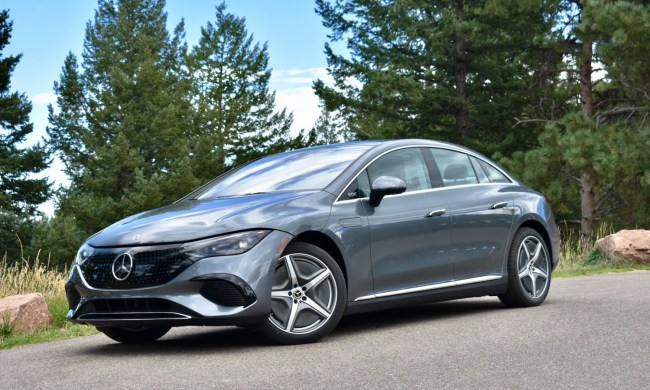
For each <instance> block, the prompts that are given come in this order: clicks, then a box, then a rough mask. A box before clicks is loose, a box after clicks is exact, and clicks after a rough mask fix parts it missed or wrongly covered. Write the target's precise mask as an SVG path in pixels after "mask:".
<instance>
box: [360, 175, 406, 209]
mask: <svg viewBox="0 0 650 390" xmlns="http://www.w3.org/2000/svg"><path fill="white" fill-rule="evenodd" d="M404 191H406V183H404V181H403V180H401V179H398V178H396V177H393V176H379V177H378V178H376V179H375V181H373V182H372V186H370V199H369V200H368V204H370V205H371V206H372V207H377V206H379V203H381V200H382V199H384V196H386V195H396V194H401V193H402V192H404Z"/></svg>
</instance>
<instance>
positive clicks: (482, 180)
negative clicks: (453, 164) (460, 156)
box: [469, 156, 490, 183]
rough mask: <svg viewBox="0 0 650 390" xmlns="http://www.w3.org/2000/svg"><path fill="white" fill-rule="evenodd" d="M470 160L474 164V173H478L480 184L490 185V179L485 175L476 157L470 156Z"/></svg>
mask: <svg viewBox="0 0 650 390" xmlns="http://www.w3.org/2000/svg"><path fill="white" fill-rule="evenodd" d="M469 160H470V161H471V162H472V167H473V168H474V172H476V176H477V177H478V181H479V183H489V182H490V179H489V178H488V177H487V175H486V174H485V171H484V170H483V167H481V164H479V163H478V160H477V159H476V157H472V156H470V157H469Z"/></svg>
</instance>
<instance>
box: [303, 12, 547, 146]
mask: <svg viewBox="0 0 650 390" xmlns="http://www.w3.org/2000/svg"><path fill="white" fill-rule="evenodd" d="M316 4H317V13H318V14H319V15H321V16H322V17H323V21H324V22H323V23H324V25H325V26H326V27H328V28H330V29H331V31H332V32H331V34H330V38H331V40H332V41H333V42H337V41H341V42H344V43H345V44H346V46H347V50H342V52H343V53H342V54H339V53H337V52H335V49H334V47H333V46H331V45H330V44H326V46H325V52H326V54H327V59H328V65H329V67H328V70H329V72H330V73H331V75H332V76H333V78H334V81H335V85H334V87H329V86H326V85H325V83H324V82H323V81H320V80H318V81H316V82H315V83H314V89H315V91H316V94H317V95H318V96H319V97H320V99H321V100H322V102H323V103H324V104H325V107H326V109H328V110H340V111H341V113H342V114H343V115H344V117H345V118H346V120H347V122H348V125H349V126H350V128H351V129H353V130H354V131H355V132H356V134H357V136H358V137H359V138H413V137H421V138H437V139H442V140H449V141H454V142H460V143H464V144H467V145H469V146H472V147H474V148H476V149H479V150H481V151H484V152H487V153H492V152H494V151H495V150H496V148H497V146H499V147H501V148H507V149H514V150H525V149H526V147H527V146H529V145H530V142H531V140H532V141H533V142H534V139H535V137H534V136H533V137H531V136H530V134H529V132H530V131H533V130H534V129H535V128H536V127H535V126H531V125H526V126H522V127H521V128H519V129H517V131H515V132H513V131H511V130H509V129H511V128H512V126H513V125H514V124H515V118H517V117H521V116H522V115H526V111H527V107H529V106H531V105H536V104H537V102H538V100H539V99H540V96H541V94H542V93H543V92H544V88H539V85H536V83H537V84H543V80H542V79H543V78H544V77H547V76H545V75H541V73H540V72H537V73H536V72H534V71H531V69H538V68H539V67H540V66H541V65H540V63H541V62H544V61H547V58H546V57H545V54H546V52H547V50H546V49H545V47H544V46H543V44H542V39H543V37H544V34H546V33H547V32H548V31H549V30H550V28H551V24H552V22H553V19H552V18H549V17H548V15H549V13H552V12H554V9H553V8H552V7H553V6H554V4H553V2H545V3H544V4H543V5H542V6H540V4H539V2H530V1H523V2H522V1H505V2H504V1H487V2H479V3H475V2H463V1H457V2H446V1H445V2H443V1H412V0H397V1H375V2H368V1H362V0H356V1H355V0H350V1H344V0H336V1H327V0H318V1H317V2H316ZM504 21H507V22H504ZM510 133H512V137H511V138H510V139H509V140H508V139H507V136H508V135H509V134H510ZM505 141H508V142H505Z"/></svg>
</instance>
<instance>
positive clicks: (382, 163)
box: [367, 148, 431, 192]
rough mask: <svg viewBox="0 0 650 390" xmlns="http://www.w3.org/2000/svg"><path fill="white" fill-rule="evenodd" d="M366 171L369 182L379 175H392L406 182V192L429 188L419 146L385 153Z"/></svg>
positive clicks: (428, 180)
mask: <svg viewBox="0 0 650 390" xmlns="http://www.w3.org/2000/svg"><path fill="white" fill-rule="evenodd" d="M367 171H368V176H369V181H370V184H372V183H373V182H374V181H375V179H377V178H378V177H380V176H392V177H396V178H398V179H401V180H403V181H404V183H406V192H410V191H418V190H425V189H428V188H431V180H430V178H429V172H428V171H427V167H426V163H425V161H424V158H423V157H422V152H421V151H420V149H419V148H409V149H400V150H396V151H394V152H390V153H388V154H385V155H383V156H381V157H380V158H378V159H377V160H376V161H375V162H373V163H372V164H371V165H370V166H368V168H367Z"/></svg>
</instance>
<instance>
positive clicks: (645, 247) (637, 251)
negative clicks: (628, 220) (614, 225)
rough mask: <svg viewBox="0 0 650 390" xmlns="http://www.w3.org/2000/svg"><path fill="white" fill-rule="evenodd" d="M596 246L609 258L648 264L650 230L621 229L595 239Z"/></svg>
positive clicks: (649, 261)
mask: <svg viewBox="0 0 650 390" xmlns="http://www.w3.org/2000/svg"><path fill="white" fill-rule="evenodd" d="M596 248H598V249H599V250H600V251H601V252H603V253H604V254H606V255H607V256H608V257H611V258H626V259H632V260H634V261H636V262H638V263H642V264H650V230H621V231H619V232H616V233H614V234H610V235H609V236H607V237H603V238H601V239H600V240H598V241H596Z"/></svg>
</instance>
